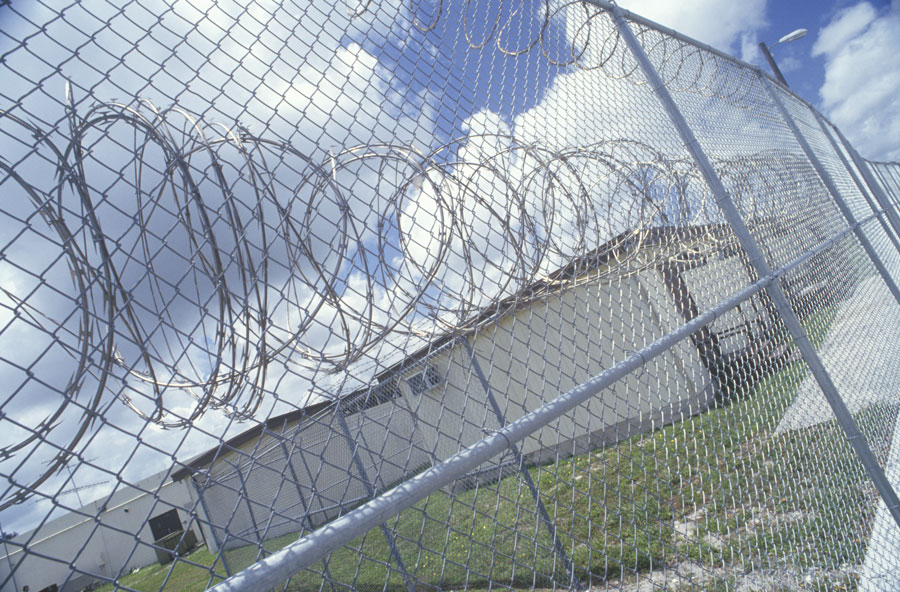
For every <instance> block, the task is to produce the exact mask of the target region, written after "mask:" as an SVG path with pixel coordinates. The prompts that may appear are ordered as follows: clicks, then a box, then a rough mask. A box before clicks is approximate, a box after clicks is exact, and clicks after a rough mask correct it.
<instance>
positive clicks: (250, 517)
mask: <svg viewBox="0 0 900 592" xmlns="http://www.w3.org/2000/svg"><path fill="white" fill-rule="evenodd" d="M341 419H343V420H344V421H345V422H346V429H347V433H348V434H349V436H350V438H349V441H348V438H347V437H345V436H344V430H343V427H342V425H341ZM351 444H352V447H351ZM288 459H290V460H288ZM430 462H431V457H430V456H429V455H428V454H427V452H426V451H425V450H424V449H423V448H422V447H421V438H420V437H419V435H418V432H417V430H416V427H415V420H414V417H413V415H412V413H411V412H410V410H409V409H408V407H407V405H406V402H405V400H404V398H402V397H401V398H400V399H396V400H394V401H392V402H388V403H384V404H381V405H377V406H374V407H371V408H369V409H366V410H364V411H362V412H359V413H354V414H352V415H349V416H343V417H342V416H339V415H337V414H336V413H334V409H333V408H330V409H326V410H325V411H324V412H322V413H319V414H317V415H316V416H315V417H310V418H304V419H303V420H301V421H295V422H292V423H290V424H288V425H286V426H285V427H284V429H283V430H282V431H280V432H278V433H275V432H264V433H263V434H262V435H261V436H260V437H259V438H257V439H254V440H252V441H250V442H247V443H245V444H243V445H242V446H240V447H239V448H238V449H235V450H231V451H228V452H227V453H224V454H222V455H221V456H220V458H219V459H218V460H216V461H215V462H214V463H213V464H212V466H211V467H209V469H208V474H207V473H200V474H197V475H194V476H193V477H192V478H193V480H194V483H196V485H195V487H196V488H197V489H198V490H199V491H200V492H202V495H203V498H204V502H205V504H206V507H207V508H209V509H210V512H212V513H213V514H214V516H213V517H212V522H213V523H214V524H215V525H216V528H215V537H211V538H212V539H213V540H208V541H207V542H208V543H209V544H210V546H212V545H214V544H217V545H223V546H224V547H225V548H226V549H231V548H234V547H239V546H243V545H247V544H251V543H253V544H255V543H256V542H258V541H261V540H267V539H271V538H275V537H278V536H281V535H284V534H287V533H294V532H298V531H300V530H302V529H304V528H309V527H310V526H319V525H321V524H324V523H326V522H328V521H329V520H331V519H333V518H334V517H336V516H338V515H340V514H341V513H342V512H345V511H347V510H349V509H351V508H353V507H355V506H356V505H358V504H359V503H361V502H362V501H365V500H366V499H368V498H369V492H370V491H371V490H370V489H369V485H370V486H371V487H372V488H373V489H374V490H375V491H383V490H384V489H385V488H386V487H388V486H390V485H393V484H394V483H396V482H398V481H400V480H402V479H404V478H406V477H408V476H409V475H410V474H412V472H413V471H415V470H417V469H419V468H421V467H422V466H425V465H428V464H430ZM367 483H368V484H369V485H367Z"/></svg>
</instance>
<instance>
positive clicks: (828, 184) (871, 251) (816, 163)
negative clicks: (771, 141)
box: [759, 75, 900, 304]
mask: <svg viewBox="0 0 900 592" xmlns="http://www.w3.org/2000/svg"><path fill="white" fill-rule="evenodd" d="M759 81H760V84H762V85H763V87H765V89H766V91H768V93H769V96H770V97H771V98H772V101H773V102H774V103H775V107H776V108H777V109H778V111H779V113H781V117H782V119H784V122H785V123H787V125H788V127H789V128H791V133H792V134H794V138H795V139H796V140H797V143H798V144H800V148H801V149H803V153H804V154H805V155H806V158H807V159H808V160H809V162H810V164H812V166H813V168H814V169H815V170H816V174H817V175H818V176H819V179H821V181H822V183H823V184H824V185H825V188H826V189H827V190H828V193H829V194H830V195H831V198H832V199H833V200H834V203H835V204H836V205H837V207H838V209H839V210H840V211H841V214H842V215H843V216H844V219H845V220H847V222H848V223H849V224H850V225H855V224H856V216H854V215H853V211H852V210H851V209H850V208H849V206H847V202H845V201H844V198H843V197H841V192H840V191H838V188H837V186H836V185H835V184H834V179H832V178H831V175H829V174H828V171H826V170H825V167H824V166H822V162H821V161H820V160H819V158H818V157H817V156H816V153H815V152H813V149H812V146H810V145H809V142H808V141H807V140H806V138H805V137H804V136H803V134H802V133H800V128H798V127H797V122H795V121H794V118H793V117H791V114H790V113H789V112H788V110H787V107H786V106H785V104H784V102H783V101H782V100H781V97H779V96H778V92H777V91H776V90H775V88H773V86H772V83H770V82H769V81H768V79H766V77H765V76H761V75H760V76H759ZM822 132H823V133H824V134H825V135H826V136H828V133H827V132H826V131H825V128H824V127H823V128H822ZM835 149H837V146H835ZM838 154H840V151H839V150H838ZM847 170H848V171H849V170H850V169H847ZM876 213H877V212H876ZM879 219H880V217H879ZM853 233H854V234H855V235H856V238H857V240H859V243H860V244H861V245H862V248H863V250H865V252H866V255H868V256H869V259H870V260H871V261H872V264H873V265H875V269H877V270H878V273H879V275H881V279H883V280H884V283H885V284H887V287H888V289H889V290H890V291H891V294H892V295H893V296H894V300H896V301H897V304H900V289H898V288H897V284H896V283H894V279H893V278H892V277H891V274H890V272H888V270H887V268H886V267H885V266H884V262H882V260H881V257H879V256H878V253H876V252H875V248H874V247H873V246H872V243H871V242H869V238H868V237H867V236H866V234H865V233H864V232H863V229H862V227H860V226H856V227H855V230H854V231H853ZM890 235H891V233H890V232H889V233H888V236H890Z"/></svg>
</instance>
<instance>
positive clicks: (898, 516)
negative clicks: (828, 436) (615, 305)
mask: <svg viewBox="0 0 900 592" xmlns="http://www.w3.org/2000/svg"><path fill="white" fill-rule="evenodd" d="M610 10H611V13H612V17H613V20H614V21H615V25H616V28H617V30H618V31H619V35H620V36H621V37H622V40H623V41H624V42H625V44H626V45H627V47H628V48H629V50H630V51H631V53H632V54H633V56H634V57H635V59H636V60H637V62H638V65H639V67H640V69H641V71H642V72H643V74H644V76H645V77H646V78H647V82H648V83H649V86H650V88H651V89H652V90H653V92H654V93H655V94H656V96H657V98H658V99H659V100H660V103H661V104H662V106H663V109H664V110H665V111H666V113H667V115H668V117H669V119H670V120H671V121H672V124H673V125H674V127H675V129H676V131H677V132H678V134H679V136H681V139H682V141H683V142H684V145H685V148H686V149H687V150H688V152H689V153H690V155H691V157H692V158H693V159H694V162H695V163H696V164H697V166H698V168H699V169H700V171H701V173H702V174H703V177H704V179H705V180H706V183H707V185H708V186H709V188H710V189H711V190H712V192H713V195H714V196H715V199H716V203H717V204H718V206H719V208H720V209H721V211H722V214H723V215H724V216H725V218H726V220H727V221H728V223H729V224H730V225H731V228H732V230H733V232H734V234H735V236H736V237H737V239H738V241H739V242H740V243H741V246H742V247H743V249H744V251H746V253H747V255H748V257H749V259H750V262H751V264H752V265H753V266H754V268H755V269H756V271H757V273H758V274H759V277H768V276H770V275H771V274H772V269H771V267H769V263H768V262H767V261H766V259H765V256H764V255H763V252H762V250H761V249H760V247H759V245H758V244H757V242H756V239H755V238H753V235H752V234H750V230H749V228H748V227H747V225H746V224H745V223H744V219H743V217H742V216H741V213H740V211H739V210H738V209H737V207H736V206H735V205H734V202H733V201H732V199H731V196H730V195H729V194H728V191H727V190H726V189H725V186H724V185H723V184H722V181H721V179H719V176H718V174H717V173H716V171H715V169H714V168H713V166H712V163H711V162H710V160H709V158H708V157H707V156H706V153H705V152H704V151H703V149H702V147H701V146H700V143H699V142H698V141H697V138H696V137H695V136H694V132H693V130H691V128H690V126H689V125H688V123H687V120H686V119H685V118H684V115H683V114H682V113H681V110H680V109H679V108H678V105H676V104H675V100H674V99H673V98H672V95H671V94H670V93H669V91H668V89H667V88H666V87H665V84H664V83H663V81H662V78H660V75H659V72H657V71H656V68H655V67H654V66H653V64H652V63H651V62H650V58H649V57H648V56H647V54H646V52H644V48H643V47H642V46H641V44H640V42H639V41H638V40H637V37H636V36H635V35H634V32H633V31H632V30H631V27H630V26H629V25H628V22H627V21H626V20H625V16H624V14H623V13H622V10H621V9H620V8H619V7H618V6H617V5H613V6H612V7H611V9H610ZM780 282H781V278H780V277H777V278H776V279H775V280H774V281H773V282H772V283H770V284H769V285H768V286H767V287H766V291H767V292H768V294H769V298H771V299H772V303H773V304H774V305H775V307H776V309H777V310H778V312H779V314H781V317H782V320H783V321H784V323H785V325H786V326H787V328H788V331H789V332H790V334H791V336H792V337H793V338H794V341H795V343H796V344H797V348H798V349H799V350H800V353H801V354H802V355H803V358H804V359H805V360H806V363H807V365H808V366H809V369H810V372H811V373H812V375H813V377H815V379H816V382H818V384H819V387H820V388H821V389H822V392H823V393H824V394H825V398H826V399H827V400H828V404H829V405H830V406H831V408H832V410H833V411H834V415H835V417H836V419H837V421H838V423H839V424H840V426H841V428H842V429H843V430H844V433H845V435H846V437H847V440H848V441H849V442H850V444H851V446H852V447H853V450H854V451H855V452H856V455H857V456H858V457H859V459H860V462H862V464H863V466H864V467H865V469H866V471H867V472H868V473H869V477H870V478H871V479H872V482H873V483H874V484H875V487H876V488H877V489H878V492H879V493H880V494H881V497H882V498H883V499H884V501H885V505H887V507H888V510H890V512H891V515H892V516H893V517H894V521H895V522H896V523H897V526H898V527H900V499H898V497H897V493H896V492H895V491H894V488H893V487H892V486H891V484H890V482H889V481H888V480H887V478H886V477H885V475H884V471H882V470H881V466H879V464H878V461H877V459H876V458H875V455H874V454H873V453H872V449H871V448H869V444H868V443H867V442H866V440H865V438H864V437H863V435H862V433H861V432H860V431H859V428H858V427H857V425H856V421H855V420H854V419H853V416H852V415H851V414H850V411H849V409H847V406H846V404H845V403H844V401H843V399H842V398H841V396H840V394H839V393H838V391H837V388H836V387H835V385H834V382H833V381H832V380H831V376H830V375H829V374H828V371H827V370H826V369H825V366H824V364H822V360H821V359H819V355H818V354H817V353H816V350H815V348H814V347H813V345H812V343H811V342H810V340H809V337H808V335H807V334H806V330H804V329H803V325H802V324H801V323H800V319H799V318H798V317H797V315H796V314H795V313H794V310H793V309H792V308H791V305H790V302H789V301H788V299H787V296H785V294H784V291H783V290H782V288H781V283H780Z"/></svg>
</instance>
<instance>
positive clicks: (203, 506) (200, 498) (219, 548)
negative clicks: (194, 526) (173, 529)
mask: <svg viewBox="0 0 900 592" xmlns="http://www.w3.org/2000/svg"><path fill="white" fill-rule="evenodd" d="M187 479H188V480H189V481H190V482H191V485H193V486H194V491H196V492H197V500H198V501H199V502H200V509H202V510H203V514H204V515H205V516H206V521H207V524H209V533H210V534H211V535H212V538H213V542H214V543H215V544H216V553H218V556H219V558H220V559H221V560H222V567H224V568H225V575H226V576H228V577H231V570H230V569H228V562H227V561H225V548H224V547H223V546H222V543H220V542H219V537H217V536H216V525H215V524H213V522H212V520H211V519H210V517H209V508H207V507H206V500H204V499H203V491H204V490H205V489H206V486H204V487H203V489H200V486H199V485H198V484H197V482H196V481H194V476H193V475H188V476H187ZM206 482H207V483H209V475H208V474H207V477H206Z"/></svg>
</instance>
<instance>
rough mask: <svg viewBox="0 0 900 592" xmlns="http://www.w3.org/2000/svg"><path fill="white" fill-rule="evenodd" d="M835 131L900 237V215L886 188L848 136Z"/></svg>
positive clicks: (837, 130)
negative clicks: (872, 172)
mask: <svg viewBox="0 0 900 592" xmlns="http://www.w3.org/2000/svg"><path fill="white" fill-rule="evenodd" d="M834 131H835V133H837V135H838V138H840V140H841V143H842V144H843V145H844V148H846V149H847V153H848V154H849V155H850V158H852V159H853V162H854V163H855V164H856V168H858V169H859V170H860V172H862V175H863V178H864V179H865V180H866V183H868V184H869V187H871V188H872V193H873V194H874V195H875V199H877V200H878V203H880V204H881V207H882V208H884V210H885V212H887V217H888V220H889V221H890V223H891V227H892V228H893V229H894V232H895V233H896V235H897V236H898V237H900V217H898V216H897V211H896V210H895V209H894V207H893V204H891V201H890V200H889V199H888V198H887V195H885V193H884V190H883V189H882V187H881V185H880V184H879V183H878V181H876V180H875V179H874V177H872V174H871V173H870V172H869V169H868V167H867V166H866V163H865V162H864V161H863V159H862V157H861V156H860V155H859V153H858V152H857V151H856V149H855V148H854V147H853V146H852V145H851V144H850V142H848V141H847V138H845V137H844V134H842V133H841V130H839V129H838V128H836V127H835V128H834Z"/></svg>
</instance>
